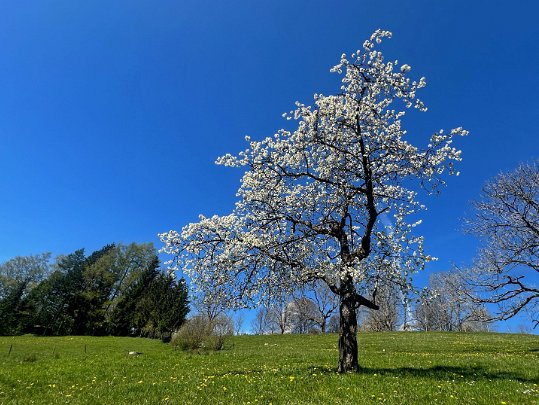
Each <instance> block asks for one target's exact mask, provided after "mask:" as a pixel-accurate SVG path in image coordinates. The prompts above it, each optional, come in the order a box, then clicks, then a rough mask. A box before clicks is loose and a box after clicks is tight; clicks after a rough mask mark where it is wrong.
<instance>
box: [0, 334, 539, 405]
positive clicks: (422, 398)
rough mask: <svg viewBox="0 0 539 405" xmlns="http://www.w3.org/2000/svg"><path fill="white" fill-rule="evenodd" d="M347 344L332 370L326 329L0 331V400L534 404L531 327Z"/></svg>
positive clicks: (535, 341) (537, 368)
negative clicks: (221, 344) (353, 349)
mask: <svg viewBox="0 0 539 405" xmlns="http://www.w3.org/2000/svg"><path fill="white" fill-rule="evenodd" d="M359 344H360V363H361V366H362V367H363V368H362V371H361V372H360V373H358V374H346V375H340V374H337V373H336V372H335V369H336V363H337V355H338V353H337V336H336V335H307V336H298V335H295V336H294V335H284V336H239V337H235V338H233V339H232V340H231V346H232V347H230V348H228V349H227V350H224V351H222V352H217V353H206V354H190V353H184V352H181V351H174V350H173V348H172V347H171V346H170V345H166V344H163V343H161V342H159V341H154V340H147V339H136V338H114V337H100V338H93V337H78V336H76V337H58V338H38V337H32V336H22V337H13V338H12V337H7V338H6V337H4V338H0V403H1V404H31V403H36V404H47V403H84V404H142V403H148V404H165V403H170V404H189V403H198V404H219V403H223V404H268V403H273V404H285V403H286V404H289V403H291V404H311V403H312V404H317V403H320V404H370V403H380V402H386V403H393V404H425V403H428V404H434V403H437V404H457V403H458V404H462V403H464V404H504V403H506V404H534V403H536V404H537V403H539V387H538V384H539V337H538V336H530V335H503V334H457V333H452V334H450V333H420V332H418V333H404V332H398V333H378V334H377V333H362V334H360V336H359ZM11 345H13V346H12V351H11V354H9V355H8V353H9V349H10V346H11ZM85 348H86V351H85ZM128 351H138V352H142V354H141V355H139V356H128V355H127V352H128Z"/></svg>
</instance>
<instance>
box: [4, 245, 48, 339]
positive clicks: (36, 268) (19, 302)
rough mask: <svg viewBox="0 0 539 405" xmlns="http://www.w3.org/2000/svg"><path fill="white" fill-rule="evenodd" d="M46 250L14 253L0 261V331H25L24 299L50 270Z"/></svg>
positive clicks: (8, 332) (6, 332)
mask: <svg viewBox="0 0 539 405" xmlns="http://www.w3.org/2000/svg"><path fill="white" fill-rule="evenodd" d="M49 260H50V253H42V254H38V255H33V256H17V257H15V258H13V259H11V260H8V261H7V262H4V263H2V264H0V335H13V334H18V333H21V332H24V331H25V328H26V324H27V323H28V322H29V313H28V311H27V310H26V309H27V308H26V305H25V300H26V297H27V296H28V294H30V292H31V290H32V289H33V288H34V287H35V286H36V285H38V284H39V282H41V281H42V280H43V279H44V278H45V277H46V276H47V275H48V273H49V271H50V265H49Z"/></svg>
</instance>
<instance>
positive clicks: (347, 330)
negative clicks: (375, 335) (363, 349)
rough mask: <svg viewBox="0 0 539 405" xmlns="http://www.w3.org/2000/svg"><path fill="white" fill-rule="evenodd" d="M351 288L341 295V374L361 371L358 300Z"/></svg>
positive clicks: (339, 369)
mask: <svg viewBox="0 0 539 405" xmlns="http://www.w3.org/2000/svg"><path fill="white" fill-rule="evenodd" d="M350 287H351V288H346V289H345V290H346V291H343V292H342V293H341V295H340V301H341V302H340V306H339V315H340V327H339V329H340V330H339V368H338V371H339V373H347V372H355V371H359V363H358V348H357V314H356V298H355V294H354V292H353V285H351V286H350Z"/></svg>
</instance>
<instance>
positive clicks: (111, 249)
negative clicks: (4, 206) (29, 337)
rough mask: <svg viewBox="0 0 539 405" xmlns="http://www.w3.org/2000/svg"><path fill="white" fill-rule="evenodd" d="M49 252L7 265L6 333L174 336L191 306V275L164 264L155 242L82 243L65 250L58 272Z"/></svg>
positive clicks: (1, 269) (1, 310)
mask: <svg viewBox="0 0 539 405" xmlns="http://www.w3.org/2000/svg"><path fill="white" fill-rule="evenodd" d="M49 257H50V254H45V255H38V256H31V257H27V258H15V259H13V260H10V261H9V262H6V263H4V264H3V265H0V282H1V286H2V288H3V290H2V294H0V335H13V334H19V333H35V334H39V335H68V334H71V335H103V334H115V335H137V336H141V335H144V336H150V337H158V338H162V339H168V338H170V335H171V333H172V331H173V330H174V329H176V328H177V327H179V325H181V323H182V322H183V321H184V319H185V315H186V314H187V312H188V310H189V309H188V306H187V288H186V286H185V282H184V281H183V280H180V281H178V282H176V281H175V280H173V279H171V278H170V277H168V276H166V275H164V274H162V273H161V272H160V270H159V261H158V258H157V255H156V251H155V248H154V247H153V245H152V244H136V243H132V244H130V245H127V246H125V245H106V246H104V247H103V248H102V249H100V250H97V251H95V252H93V253H92V254H90V255H89V256H85V254H84V249H80V250H77V251H75V252H73V253H71V254H69V255H65V256H60V257H58V258H57V260H56V262H55V263H54V264H53V266H52V271H51V272H48V264H46V263H44V262H45V261H48V259H49ZM45 264H46V265H45ZM45 270H47V271H45ZM46 275H48V277H46Z"/></svg>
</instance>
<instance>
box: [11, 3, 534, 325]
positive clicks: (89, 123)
mask: <svg viewBox="0 0 539 405" xmlns="http://www.w3.org/2000/svg"><path fill="white" fill-rule="evenodd" d="M111 3H113V4H111ZM538 13H539V5H537V3H536V2H534V1H531V0H529V1H519V2H517V3H515V2H513V3H508V2H501V1H500V2H497V1H460V0H458V1H451V2H442V1H408V2H406V1H393V0H391V1H332V2H329V1H308V2H307V1H278V0H273V1H247V0H243V1H240V0H232V1H227V2H221V1H204V0H182V1H168V0H162V1H159V2H143V1H133V0H130V1H127V0H126V1H116V2H108V1H101V0H94V1H91V2H73V1H68V0H56V1H52V0H49V1H45V0H44V1H18V2H3V4H2V12H1V13H0V140H1V143H0V188H1V190H2V198H1V199H0V261H4V260H7V259H9V258H11V257H13V256H16V255H28V254H33V253H39V252H43V251H52V252H53V254H55V255H56V254H60V253H69V252H72V251H74V250H76V249H78V248H80V247H85V248H86V249H87V251H88V252H90V251H93V250H95V249H98V248H99V247H101V246H103V245H105V244H107V243H110V242H125V243H129V242H131V241H136V242H147V241H153V242H155V244H156V246H158V247H159V242H158V239H157V236H156V235H157V233H159V232H164V231H167V230H169V229H179V228H181V227H182V226H183V225H185V224H187V223H188V222H193V221H196V219H197V216H198V214H199V213H204V214H206V215H210V214H213V213H218V214H224V213H227V212H229V211H230V210H231V209H232V207H233V203H234V201H235V192H236V189H237V187H238V185H239V179H240V176H241V172H239V171H237V170H233V169H226V168H222V167H219V166H215V165H214V164H213V162H214V161H215V158H216V157H217V156H220V155H222V154H224V153H227V152H231V153H235V152H237V151H239V150H241V149H243V147H244V146H245V145H244V136H245V135H246V134H249V135H251V137H252V138H253V139H259V138H262V137H265V136H267V135H271V134H273V133H274V132H275V131H276V130H278V129H279V128H280V127H282V126H284V125H285V122H284V121H283V119H282V118H281V114H282V113H283V112H285V111H289V110H290V109H291V108H292V107H293V103H294V102H295V101H296V100H299V101H302V102H305V103H310V102H311V100H312V95H313V93H316V92H322V93H325V94H329V93H331V92H334V91H336V89H337V88H338V86H337V84H338V81H337V80H338V79H337V77H336V76H335V75H333V74H330V73H329V68H330V67H331V66H333V65H334V64H335V63H337V62H338V60H339V57H340V55H341V53H342V52H347V53H351V52H352V51H354V50H355V49H358V48H359V47H360V46H361V44H362V43H363V40H364V39H366V38H367V37H368V36H370V34H371V33H372V31H373V30H375V29H376V28H382V29H387V30H390V31H392V32H393V34H394V38H393V39H392V40H391V41H388V42H386V43H385V45H384V47H383V50H384V53H385V55H386V57H388V58H390V59H399V61H400V62H401V63H408V64H409V65H411V66H412V72H413V73H415V74H417V76H418V77H419V76H422V75H423V76H426V77H427V83H428V86H427V88H426V89H425V90H424V91H423V94H422V98H423V100H424V101H425V102H426V104H427V105H428V107H429V112H427V113H426V114H410V115H409V116H407V118H406V120H405V122H404V125H405V127H406V128H407V129H408V131H409V132H410V133H413V134H414V137H415V136H417V139H425V142H426V139H427V137H428V136H429V135H430V134H431V133H432V132H434V131H436V130H438V129H440V128H446V129H449V128H452V127H456V126H463V127H465V128H466V129H468V130H469V131H470V136H469V137H468V138H466V139H462V140H459V143H458V146H459V147H461V148H462V150H463V159H464V160H463V162H462V164H461V165H460V170H461V173H462V174H461V176H459V177H458V178H452V179H450V181H449V182H448V186H447V188H446V189H444V190H443V191H442V193H441V194H440V196H438V197H435V198H428V199H423V201H424V202H425V203H426V204H427V205H428V207H429V211H428V212H427V213H426V214H425V216H424V223H423V225H422V227H421V229H420V231H421V232H422V233H423V234H424V235H425V237H426V248H427V249H428V252H429V253H430V254H432V255H434V256H438V257H439V258H440V260H439V261H438V262H436V263H433V264H431V265H429V266H428V269H427V271H426V272H425V274H423V275H420V276H418V278H417V280H418V283H424V282H425V280H426V278H427V275H428V273H429V272H432V271H441V270H446V269H448V268H449V267H450V266H451V264H452V263H455V264H459V265H466V264H469V263H470V262H471V260H472V258H473V255H474V253H475V250H476V248H477V241H476V240H475V239H474V238H473V237H470V236H466V235H464V234H463V232H462V219H463V218H464V217H465V216H466V213H467V212H468V211H469V202H470V200H472V199H474V198H477V197H478V195H479V192H480V190H481V187H482V186H483V185H484V183H485V182H486V181H487V180H488V179H489V178H491V177H493V176H495V175H496V174H498V173H499V172H500V171H506V170H511V169H513V168H515V167H516V166H517V165H518V164H519V163H520V162H524V161H530V160H532V159H534V158H537V157H538V155H539V142H538V141H537V136H538V134H537V130H536V128H535V123H536V122H537V121H538V118H539V100H538V98H537V94H536V93H537V90H538V89H539V74H538V70H539V69H538V66H539V52H538V50H537V38H539V25H538V24H537V23H536V17H537V15H538ZM510 325H513V326H514V325H516V321H514V322H513V323H512V324H510ZM510 327H511V326H510Z"/></svg>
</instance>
